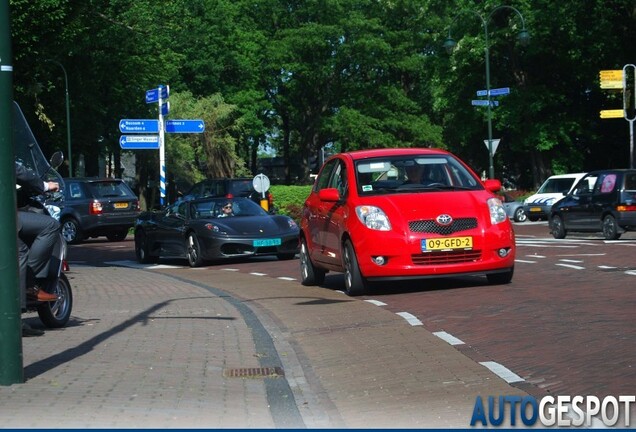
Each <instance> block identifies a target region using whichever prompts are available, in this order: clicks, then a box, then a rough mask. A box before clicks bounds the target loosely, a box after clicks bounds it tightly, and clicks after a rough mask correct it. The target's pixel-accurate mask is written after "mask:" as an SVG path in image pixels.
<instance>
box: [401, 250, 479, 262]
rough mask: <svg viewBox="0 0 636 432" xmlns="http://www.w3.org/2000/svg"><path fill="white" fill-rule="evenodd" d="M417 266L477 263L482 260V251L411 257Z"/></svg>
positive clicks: (445, 252) (432, 253) (459, 251)
mask: <svg viewBox="0 0 636 432" xmlns="http://www.w3.org/2000/svg"><path fill="white" fill-rule="evenodd" d="M411 259H412V260H413V264H415V265H441V264H458V263H465V262H475V261H479V260H480V259H481V251H480V250H467V251H464V250H456V251H444V252H429V253H424V254H417V255H411Z"/></svg>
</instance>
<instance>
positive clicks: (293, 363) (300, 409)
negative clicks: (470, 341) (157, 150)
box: [0, 264, 524, 428]
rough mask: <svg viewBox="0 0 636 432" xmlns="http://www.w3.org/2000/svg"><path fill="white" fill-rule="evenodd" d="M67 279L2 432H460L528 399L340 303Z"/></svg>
mask: <svg viewBox="0 0 636 432" xmlns="http://www.w3.org/2000/svg"><path fill="white" fill-rule="evenodd" d="M68 276H69V277H70V278H71V284H72V286H73V290H74V295H75V305H74V311H73V316H72V318H71V321H70V322H69V325H68V326H67V327H66V328H63V329H59V330H47V331H46V334H45V335H44V336H42V337H34V338H26V339H24V340H23V357H24V372H25V378H26V382H25V383H23V384H15V385H12V386H4V387H0V418H1V423H0V425H1V426H0V427H4V428H304V427H308V428H422V427H435V428H447V427H453V428H464V427H469V420H470V417H471V414H472V409H473V405H474V403H475V398H476V397H477V396H478V395H481V396H484V397H485V396H488V395H509V394H516V395H524V393H523V392H521V390H519V389H516V388H513V387H511V386H509V385H508V384H507V383H506V382H505V381H503V380H502V379H500V378H499V377H497V376H495V375H494V374H492V373H491V372H490V371H489V370H487V369H486V368H485V367H483V366H481V365H479V364H478V363H476V362H474V361H473V360H471V359H469V358H468V357H466V356H465V355H463V354H462V353H461V352H460V351H458V350H456V349H455V348H453V347H452V346H450V345H448V344H447V343H446V342H444V341H442V340H441V339H438V338H437V337H435V336H433V335H432V334H431V333H429V332H427V331H426V330H425V329H424V328H423V327H418V326H415V327H414V326H411V325H409V324H408V323H407V322H406V321H405V320H404V319H403V318H401V317H399V316H397V315H395V314H393V313H390V312H388V311H385V310H383V309H382V308H381V307H378V306H375V305H372V304H369V303H367V302H363V301H361V300H358V299H352V298H349V297H347V296H345V295H344V294H342V293H339V292H336V291H332V290H328V289H324V288H311V287H302V286H300V285H299V284H298V282H294V281H284V280H279V279H274V278H271V277H265V276H263V277H259V276H255V275H249V274H241V273H236V272H229V271H224V270H215V269H211V268H203V269H195V270H193V269H189V268H183V269H170V270H161V269H155V270H139V269H135V268H127V267H119V266H111V265H108V264H105V265H104V266H102V267H89V266H81V265H75V266H72V271H71V273H69V274H68ZM26 317H27V320H28V321H29V322H30V323H31V324H32V325H33V326H34V327H37V326H39V325H40V323H39V319H38V318H37V315H33V314H30V315H26ZM275 368H277V369H275ZM272 371H274V372H277V373H278V375H276V373H275V374H274V375H270V376H263V374H264V373H270V372H272ZM232 373H234V374H238V375H242V377H232V376H229V375H231V374H232Z"/></svg>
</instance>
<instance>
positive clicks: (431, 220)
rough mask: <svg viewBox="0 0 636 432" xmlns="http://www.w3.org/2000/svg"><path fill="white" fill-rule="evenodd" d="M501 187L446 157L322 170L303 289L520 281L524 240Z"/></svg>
mask: <svg viewBox="0 0 636 432" xmlns="http://www.w3.org/2000/svg"><path fill="white" fill-rule="evenodd" d="M500 188H501V183H500V182H499V181H498V180H485V181H484V182H482V181H481V180H480V179H479V177H478V176H477V175H476V174H475V173H474V172H473V171H472V170H471V169H470V168H469V167H468V166H467V165H466V164H464V163H463V162H462V161H461V160H460V159H458V158H457V157H456V156H454V155H452V154H451V153H449V152H446V151H443V150H437V149H418V148H411V149H375V150H361V151H355V152H350V153H341V154H337V155H334V156H332V157H330V158H329V159H328V160H327V161H326V162H325V164H324V165H323V166H322V168H321V170H320V172H319V174H318V177H317V179H316V181H315V183H314V186H313V188H312V191H311V193H310V195H309V197H308V198H307V200H306V201H305V204H304V207H303V212H302V218H301V225H300V230H301V231H300V270H301V278H302V281H301V282H302V284H303V285H316V284H318V285H319V284H322V283H323V281H324V278H325V274H326V273H327V272H329V271H336V272H342V273H344V282H345V292H346V293H347V294H348V295H360V294H364V293H365V292H367V289H368V284H369V283H370V282H374V281H395V280H403V279H421V278H429V277H440V276H461V275H476V274H479V275H486V277H487V278H488V281H489V282H490V283H493V284H505V283H508V282H510V281H511V280H512V277H513V273H514V258H515V237H514V231H513V228H512V224H511V222H510V220H509V219H508V217H507V216H506V212H505V210H504V208H503V205H502V203H501V201H500V200H499V199H498V198H497V197H496V196H495V195H494V193H493V192H496V191H498V190H499V189H500Z"/></svg>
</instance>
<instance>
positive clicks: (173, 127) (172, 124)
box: [166, 120, 205, 133]
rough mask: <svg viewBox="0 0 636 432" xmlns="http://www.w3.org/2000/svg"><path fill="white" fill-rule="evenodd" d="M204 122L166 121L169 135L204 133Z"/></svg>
mask: <svg viewBox="0 0 636 432" xmlns="http://www.w3.org/2000/svg"><path fill="white" fill-rule="evenodd" d="M204 131H205V122H204V121H203V120H166V132H167V133H203V132H204Z"/></svg>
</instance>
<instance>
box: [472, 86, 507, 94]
mask: <svg viewBox="0 0 636 432" xmlns="http://www.w3.org/2000/svg"><path fill="white" fill-rule="evenodd" d="M507 94H510V87H502V88H496V89H490V96H505V95H507ZM477 96H488V90H477Z"/></svg>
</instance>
